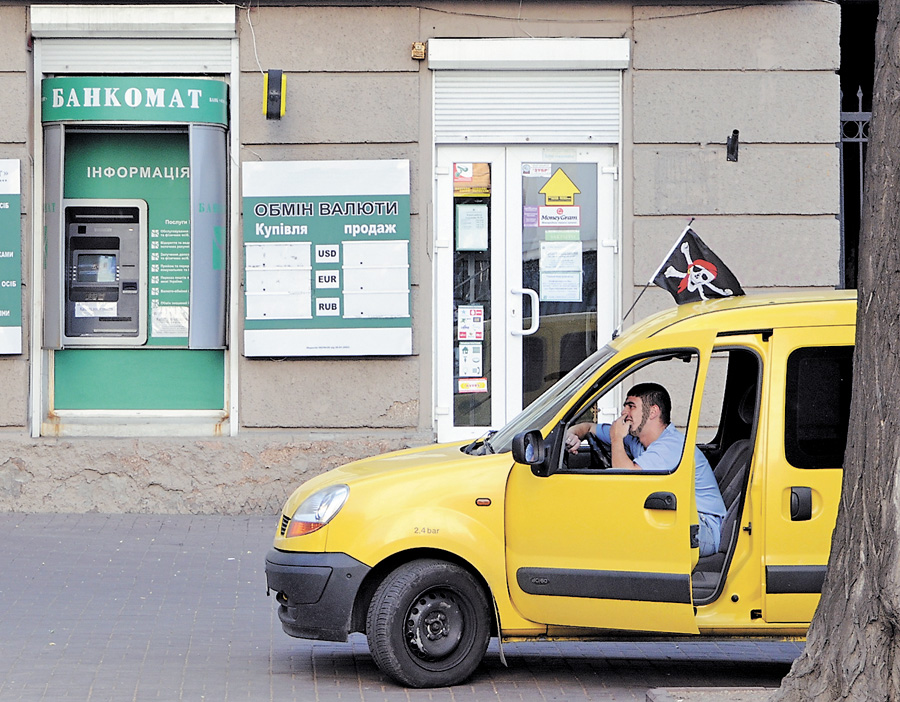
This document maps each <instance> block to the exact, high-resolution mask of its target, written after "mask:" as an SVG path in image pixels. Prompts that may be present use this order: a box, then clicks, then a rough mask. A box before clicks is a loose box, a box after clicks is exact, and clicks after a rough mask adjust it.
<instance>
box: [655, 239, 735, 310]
mask: <svg viewBox="0 0 900 702" xmlns="http://www.w3.org/2000/svg"><path fill="white" fill-rule="evenodd" d="M681 253H683V254H684V258H685V260H686V261H687V271H680V270H678V269H677V268H675V266H669V267H668V268H666V271H665V276H666V277H667V278H681V283H680V284H679V285H678V292H679V293H682V292H684V291H685V290H687V291H688V292H691V293H693V292H696V293H697V294H699V295H700V299H702V300H706V299H708V298H707V297H706V295H705V294H704V290H705V289H706V288H709V289H710V290H712V291H714V292H716V293H718V294H719V295H721V296H723V297H727V296H729V295H732V294H733V293H732V291H731V289H729V288H725V289H724V290H723V289H722V288H719V287H716V286H715V285H713V281H714V280H715V279H716V276H717V275H718V269H717V268H716V265H715V264H714V263H710V262H709V261H704V260H703V259H702V258H696V259H692V258H691V247H690V246H689V245H688V243H687V242H686V241H685V242H684V243H683V244H682V245H681Z"/></svg>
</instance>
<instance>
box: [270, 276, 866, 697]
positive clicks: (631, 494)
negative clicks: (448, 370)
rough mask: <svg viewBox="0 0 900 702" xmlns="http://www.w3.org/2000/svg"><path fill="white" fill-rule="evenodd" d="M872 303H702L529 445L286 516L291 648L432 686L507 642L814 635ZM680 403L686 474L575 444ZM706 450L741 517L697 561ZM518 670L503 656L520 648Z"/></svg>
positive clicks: (527, 422)
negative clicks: (492, 645) (633, 416)
mask: <svg viewBox="0 0 900 702" xmlns="http://www.w3.org/2000/svg"><path fill="white" fill-rule="evenodd" d="M855 319H856V297H855V294H854V293H853V292H843V291H839V292H827V293H820V294H808V295H802V296H800V295H790V296H785V295H781V296H775V295H772V296H747V297H741V298H735V299H728V300H715V301H708V302H702V303H698V304H692V305H683V306H680V307H676V308H672V309H670V310H667V311H665V312H662V313H659V314H657V315H655V316H653V317H650V318H649V319H647V320H645V321H643V322H641V323H639V324H638V325H636V326H634V327H632V328H631V329H629V330H628V331H627V332H626V333H624V334H622V335H621V336H619V337H618V338H616V339H614V340H613V341H611V342H610V343H609V344H608V345H606V346H604V347H603V348H601V349H600V350H599V351H597V352H596V353H595V354H593V355H592V356H590V357H589V358H587V359H586V360H585V361H584V362H583V363H581V364H580V365H578V366H577V367H576V368H575V369H573V370H572V371H571V372H570V373H569V374H568V375H566V376H565V377H564V378H562V379H561V380H560V381H559V382H558V383H557V384H556V385H554V386H553V387H551V388H550V389H549V390H548V391H547V392H546V393H544V394H543V395H541V396H540V397H539V398H538V399H536V400H535V401H534V402H532V403H531V404H530V405H529V406H528V407H527V408H526V409H525V410H524V411H523V412H522V413H521V414H520V415H519V416H518V417H516V418H515V419H514V420H513V421H512V422H511V423H510V424H509V425H507V426H505V427H503V428H502V429H500V430H499V431H496V432H491V433H490V434H488V435H487V436H485V437H483V438H481V439H478V440H476V441H473V442H471V443H466V444H454V445H437V446H429V447H425V448H419V449H413V450H407V451H400V452H396V453H391V454H387V455H383V456H378V457H375V458H370V459H366V460H362V461H357V462H354V463H351V464H349V465H346V466H344V467H342V468H338V469H336V470H332V471H330V472H328V473H325V474H323V475H320V476H318V477H316V478H314V479H312V480H310V481H308V482H306V483H304V484H303V485H302V486H300V487H299V488H298V489H297V490H296V491H295V492H294V494H293V495H291V497H290V498H289V499H288V500H287V502H286V504H285V505H284V510H283V514H282V517H281V520H280V523H279V525H278V527H277V531H276V535H275V544H274V549H273V550H271V551H270V552H269V554H268V555H267V558H266V577H267V586H268V589H269V591H270V592H274V593H276V598H277V602H278V605H279V607H278V614H279V618H280V620H281V623H282V626H283V628H284V631H285V632H286V633H288V634H289V635H291V636H296V637H301V638H310V639H325V640H330V641H344V640H346V639H347V636H348V634H349V633H352V632H362V633H365V634H366V636H367V637H368V643H369V648H370V650H371V653H372V655H373V657H374V659H375V661H376V663H377V664H378V666H379V667H380V668H381V669H382V670H383V671H384V672H385V673H386V674H387V675H389V676H391V677H392V678H394V679H395V680H397V681H398V682H400V683H402V684H405V685H409V686H413V687H435V686H445V685H453V684H456V683H459V682H461V681H463V680H465V679H466V678H467V677H468V676H469V675H470V674H471V673H472V672H473V671H474V670H475V669H476V668H477V667H478V665H479V663H480V661H481V660H482V658H483V656H484V652H485V649H486V647H487V645H488V641H489V638H490V637H491V636H497V637H499V640H500V642H501V647H502V643H503V642H507V641H521V640H528V639H539V638H540V639H546V638H557V639H609V638H611V637H622V636H629V635H630V636H635V635H640V636H648V635H651V636H663V635H664V636H666V637H671V636H673V635H694V636H704V637H712V636H732V637H734V636H738V637H740V636H773V637H793V636H803V635H804V634H805V632H806V629H807V627H808V625H809V621H810V618H811V617H812V615H813V612H814V611H815V608H816V605H817V604H818V600H819V594H820V591H821V586H822V581H823V578H824V574H825V567H826V563H827V559H828V553H829V546H830V541H831V532H832V528H833V526H834V522H835V516H836V513H837V509H838V500H839V496H840V487H841V463H842V460H843V452H844V446H845V443H846V435H847V424H848V414H849V407H850V389H851V375H852V372H851V371H852V356H853V343H854V333H855ZM644 381H653V382H657V383H661V384H663V385H664V386H665V387H666V388H667V389H668V391H669V393H670V395H671V397H672V405H673V411H672V418H671V420H672V423H673V424H674V425H675V426H676V427H677V428H678V430H679V431H680V432H682V433H683V434H684V435H685V443H684V445H686V446H688V447H691V449H692V450H682V458H681V461H680V463H679V464H678V465H677V466H676V467H674V468H673V469H671V470H627V469H620V468H614V467H609V462H608V461H607V460H606V459H605V457H604V455H603V454H604V452H603V451H602V450H598V446H597V442H594V441H591V442H589V443H588V442H585V443H584V444H582V445H581V446H580V447H579V446H576V447H574V451H575V452H574V453H573V452H570V451H567V450H566V447H565V437H566V434H567V431H568V428H569V427H570V426H573V425H574V424H577V423H579V422H583V421H596V416H597V414H598V409H602V408H605V407H609V406H610V405H613V406H616V405H621V403H622V401H623V400H624V399H625V395H624V393H625V391H626V390H624V389H627V388H629V387H631V386H632V385H634V384H635V383H637V382H644ZM694 446H696V447H698V448H699V450H700V451H701V452H702V454H703V455H704V456H705V457H706V458H707V459H708V462H709V464H710V466H711V467H712V470H713V473H714V475H715V480H716V482H717V484H718V487H719V491H720V492H721V495H722V498H723V501H724V504H725V508H726V515H725V517H724V523H723V526H722V537H721V543H720V547H719V550H718V552H715V553H712V554H711V555H706V556H703V557H702V558H701V557H700V555H699V548H698V544H697V529H698V514H697V508H696V504H695V500H696V498H695V491H694V489H693V487H694V466H695V451H694V450H693V447H694ZM501 651H502V648H501Z"/></svg>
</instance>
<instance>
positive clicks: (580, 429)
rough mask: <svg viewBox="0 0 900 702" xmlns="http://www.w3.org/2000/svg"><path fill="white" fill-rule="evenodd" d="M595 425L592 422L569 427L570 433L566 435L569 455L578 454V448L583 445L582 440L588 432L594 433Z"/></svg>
mask: <svg viewBox="0 0 900 702" xmlns="http://www.w3.org/2000/svg"><path fill="white" fill-rule="evenodd" d="M593 429H594V425H593V424H592V423H591V422H582V423H581V424H575V425H573V426H571V427H569V431H568V432H567V433H566V451H568V452H569V453H578V447H579V446H580V445H581V440H582V439H583V438H584V437H585V436H587V435H588V432H590V431H593Z"/></svg>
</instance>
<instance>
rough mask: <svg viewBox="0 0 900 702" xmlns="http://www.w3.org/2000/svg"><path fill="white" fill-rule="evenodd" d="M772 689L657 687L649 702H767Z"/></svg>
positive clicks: (649, 694)
mask: <svg viewBox="0 0 900 702" xmlns="http://www.w3.org/2000/svg"><path fill="white" fill-rule="evenodd" d="M774 692H775V689H774V688H771V687H657V688H654V689H653V690H648V691H647V697H646V700H647V702H765V701H766V700H768V699H769V698H770V697H771V696H772V693H774Z"/></svg>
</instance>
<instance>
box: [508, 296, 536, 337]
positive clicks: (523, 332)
mask: <svg viewBox="0 0 900 702" xmlns="http://www.w3.org/2000/svg"><path fill="white" fill-rule="evenodd" d="M510 292H511V293H512V294H513V295H528V297H530V298H531V326H530V327H528V329H512V330H510V332H509V333H510V334H513V335H514V336H531V335H532V334H534V333H535V332H536V331H537V330H538V327H539V326H541V313H540V304H541V300H540V298H539V297H538V294H537V293H536V292H535V291H534V290H530V289H529V288H513V289H512V290H510Z"/></svg>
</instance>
